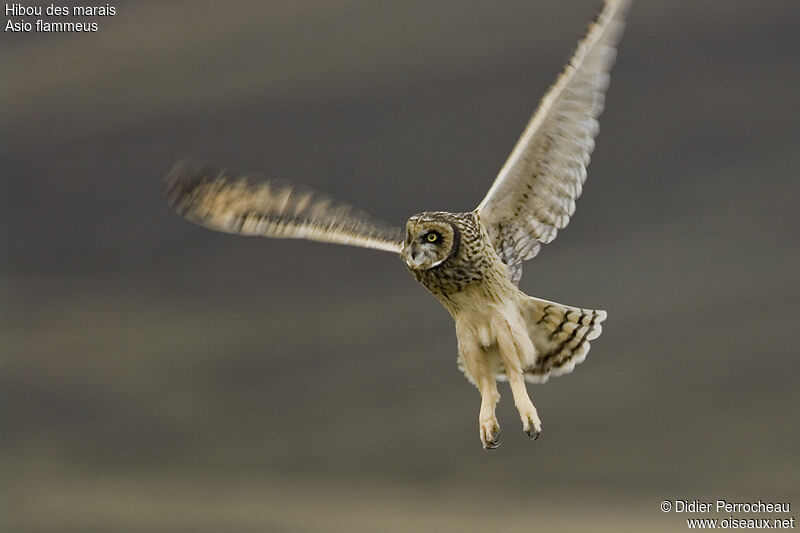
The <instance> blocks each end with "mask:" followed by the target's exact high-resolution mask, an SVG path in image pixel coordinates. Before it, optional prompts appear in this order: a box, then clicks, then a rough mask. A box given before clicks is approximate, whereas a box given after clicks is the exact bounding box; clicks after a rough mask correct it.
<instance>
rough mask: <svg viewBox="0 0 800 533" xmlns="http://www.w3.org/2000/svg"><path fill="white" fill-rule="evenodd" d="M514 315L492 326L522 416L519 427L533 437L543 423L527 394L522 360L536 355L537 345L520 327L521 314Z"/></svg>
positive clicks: (521, 323)
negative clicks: (534, 344) (517, 318)
mask: <svg viewBox="0 0 800 533" xmlns="http://www.w3.org/2000/svg"><path fill="white" fill-rule="evenodd" d="M515 318H516V317H513V316H512V317H502V318H499V319H498V320H497V321H496V323H495V325H494V329H495V332H496V334H497V347H498V348H499V350H500V358H501V359H502V360H503V366H504V367H505V370H506V375H507V376H508V382H509V385H511V393H512V394H513V395H514V405H516V406H517V411H519V416H520V418H521V419H522V429H523V431H525V433H527V434H528V436H529V437H530V438H532V439H533V440H536V439H537V438H539V434H540V433H541V431H542V423H541V421H540V420H539V415H538V413H537V412H536V407H534V406H533V402H531V399H530V397H529V396H528V390H527V388H526V387H525V378H524V375H523V367H524V364H525V362H526V361H531V360H535V359H536V348H534V346H533V343H532V342H531V339H530V337H529V336H528V332H527V331H526V330H525V329H524V327H523V322H522V318H521V317H519V320H515Z"/></svg>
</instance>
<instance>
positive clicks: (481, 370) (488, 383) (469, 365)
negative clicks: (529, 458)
mask: <svg viewBox="0 0 800 533" xmlns="http://www.w3.org/2000/svg"><path fill="white" fill-rule="evenodd" d="M459 352H460V355H461V360H462V362H463V364H464V370H465V371H466V372H467V377H471V378H472V381H473V382H474V383H475V386H476V387H478V391H479V392H480V393H481V411H480V414H479V416H478V431H479V434H480V437H481V443H482V444H483V448H484V449H485V450H493V449H495V448H497V447H498V446H500V440H499V438H500V424H498V422H497V416H495V406H496V405H497V402H498V400H500V393H499V392H497V383H496V382H495V380H494V376H493V375H492V370H491V368H490V366H489V361H488V360H487V358H486V354H485V353H484V351H483V350H482V349H481V348H480V346H478V344H477V343H475V342H471V341H464V340H461V341H460V342H459Z"/></svg>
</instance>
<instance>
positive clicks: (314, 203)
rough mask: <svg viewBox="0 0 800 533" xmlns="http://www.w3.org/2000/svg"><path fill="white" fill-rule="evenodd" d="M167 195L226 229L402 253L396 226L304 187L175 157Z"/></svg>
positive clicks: (181, 209)
mask: <svg viewBox="0 0 800 533" xmlns="http://www.w3.org/2000/svg"><path fill="white" fill-rule="evenodd" d="M165 180H166V182H167V188H166V193H165V194H166V197H167V201H168V202H169V203H170V204H171V205H172V206H173V208H174V209H175V210H176V211H177V212H178V213H179V214H181V215H183V216H184V217H186V218H187V219H189V220H190V221H192V222H195V223H197V224H200V225H203V226H206V227H208V228H211V229H214V230H217V231H222V232H226V233H236V234H239V235H260V236H263V237H273V238H283V239H308V240H312V241H321V242H331V243H338V244H349V245H352V246H360V247H364V248H374V249H377V250H384V251H387V252H395V253H400V250H401V247H402V242H403V239H404V233H403V231H402V230H401V229H400V228H397V227H394V226H391V225H389V224H387V223H385V222H381V221H379V220H376V219H374V218H372V217H371V216H370V215H368V214H367V213H364V212H363V211H360V210H358V209H356V208H354V207H352V206H350V205H348V204H346V203H344V202H340V201H338V200H335V199H333V198H331V197H329V196H327V195H326V194H323V193H321V192H318V191H315V190H313V189H310V188H308V187H303V186H300V185H295V184H292V183H288V182H285V181H279V180H265V179H264V178H263V177H261V176H259V175H256V174H239V173H237V172H233V171H229V170H225V169H218V168H215V167H211V166H206V165H202V164H200V163H197V162H196V161H193V160H191V159H184V160H181V161H178V162H177V163H176V164H175V165H174V166H173V167H172V170H171V171H170V172H169V174H167V176H166V178H165Z"/></svg>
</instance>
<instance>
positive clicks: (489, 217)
mask: <svg viewBox="0 0 800 533" xmlns="http://www.w3.org/2000/svg"><path fill="white" fill-rule="evenodd" d="M628 4H629V2H628V1H627V0H607V2H606V4H605V7H604V9H603V11H602V12H601V13H600V15H599V16H598V18H597V21H596V22H594V23H593V24H592V25H591V26H590V27H589V30H588V33H587V35H586V37H585V38H584V39H583V40H582V41H581V42H580V43H579V45H578V48H577V50H576V51H575V53H574V55H573V57H572V59H571V60H570V62H569V64H568V65H567V66H566V68H565V69H564V71H563V72H562V73H561V75H560V76H559V78H558V79H557V80H556V82H555V84H554V85H553V86H552V87H551V88H550V90H549V91H548V92H547V94H546V95H545V96H544V98H543V99H542V101H541V103H540V104H539V107H538V109H537V110H536V112H535V113H534V115H533V117H532V118H531V120H530V122H529V123H528V125H527V127H526V128H525V131H524V132H523V134H522V137H520V139H519V141H518V142H517V144H516V146H515V147H514V150H513V151H512V152H511V155H510V156H509V158H508V160H507V161H506V162H505V165H504V166H503V168H502V169H501V170H500V173H499V174H498V176H497V178H496V179H495V181H494V183H493V184H492V187H491V189H490V190H489V192H488V193H487V195H486V197H485V198H484V199H483V201H482V202H481V204H480V205H479V206H478V208H477V212H478V216H479V217H480V220H481V222H482V223H483V224H484V225H485V226H486V227H487V229H488V231H489V235H490V237H491V238H492V241H493V243H494V245H495V248H496V249H497V251H498V253H499V254H500V256H501V258H502V259H503V261H504V262H505V263H506V264H507V265H508V266H509V267H510V269H511V274H512V278H513V279H514V281H515V282H518V281H519V278H520V276H521V275H522V261H525V260H527V259H531V258H533V257H534V256H535V255H536V254H537V253H538V252H539V248H540V247H541V244H542V243H545V244H546V243H549V242H550V241H552V240H553V239H554V238H555V237H556V233H557V232H558V230H559V229H562V228H564V227H566V225H567V223H568V222H569V219H570V217H571V216H572V214H573V213H574V211H575V199H576V198H578V196H580V194H581V189H582V187H583V183H584V181H585V180H586V167H587V165H588V164H589V157H590V155H591V153H592V150H593V149H594V138H595V136H596V135H597V132H598V122H597V117H598V116H599V115H600V112H601V111H602V110H603V104H604V99H605V91H606V88H607V87H608V82H609V71H610V69H611V66H612V65H613V63H614V58H615V55H616V45H617V42H618V41H619V38H620V37H621V34H622V28H623V25H624V22H623V21H624V17H625V13H626V12H627V8H628Z"/></svg>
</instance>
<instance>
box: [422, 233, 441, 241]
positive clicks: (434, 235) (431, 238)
mask: <svg viewBox="0 0 800 533" xmlns="http://www.w3.org/2000/svg"><path fill="white" fill-rule="evenodd" d="M440 238H441V235H439V233H438V232H436V231H431V232H428V235H426V236H425V239H426V240H427V241H428V242H438V241H439V239H440Z"/></svg>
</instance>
